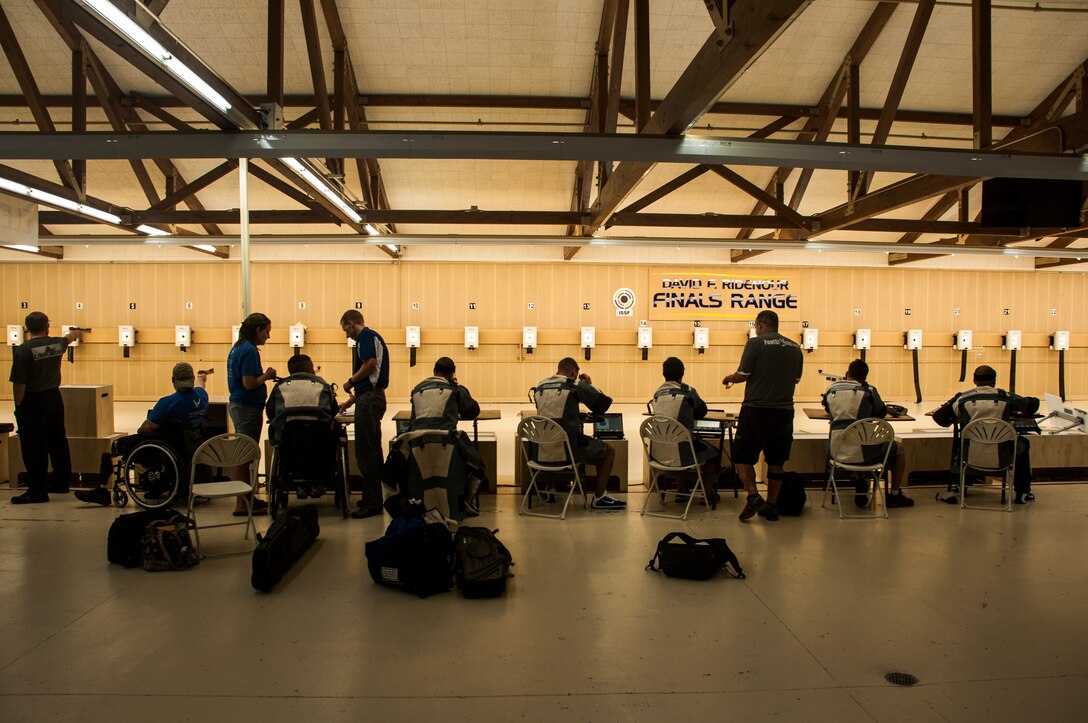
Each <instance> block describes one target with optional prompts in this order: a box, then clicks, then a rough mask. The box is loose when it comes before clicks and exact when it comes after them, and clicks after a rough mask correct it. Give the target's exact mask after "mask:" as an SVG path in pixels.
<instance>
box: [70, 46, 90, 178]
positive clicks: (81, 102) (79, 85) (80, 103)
mask: <svg viewBox="0 0 1088 723" xmlns="http://www.w3.org/2000/svg"><path fill="white" fill-rule="evenodd" d="M85 47H86V44H85V41H83V40H82V39H81V40H80V42H79V49H78V50H73V51H72V132H73V133H84V132H86V130H87V56H86V53H84V48H85ZM72 175H73V176H74V177H75V181H76V186H77V188H76V193H78V194H79V195H80V198H85V197H86V195H87V161H85V160H82V159H73V160H72Z"/></svg>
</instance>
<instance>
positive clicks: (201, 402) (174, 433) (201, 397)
mask: <svg viewBox="0 0 1088 723" xmlns="http://www.w3.org/2000/svg"><path fill="white" fill-rule="evenodd" d="M208 374H209V372H207V371H204V370H201V371H199V372H197V373H196V374H194V373H193V367H192V365H190V364H189V363H188V362H179V363H177V364H175V365H174V370H173V373H172V374H171V375H170V383H171V384H173V386H174V393H173V394H170V395H167V396H165V397H163V398H161V399H159V401H157V402H155V406H154V407H152V409H151V411H150V412H148V413H147V419H145V420H144V422H143V424H141V425H140V428H139V429H137V430H136V434H146V435H151V436H154V437H156V438H159V439H162V440H163V441H165V442H167V443H168V444H169V445H170V446H171V447H173V448H174V450H175V451H177V453H178V467H179V470H178V471H179V474H180V475H181V480H180V482H181V486H180V487H179V496H180V495H181V493H182V492H184V491H185V490H187V489H188V487H187V485H188V484H189V460H191V459H192V457H193V452H195V451H196V448H197V447H198V446H200V443H201V442H202V441H204V431H203V427H202V426H201V425H202V423H203V421H204V418H205V417H206V416H208V392H207V391H205V387H206V386H207V384H208ZM107 456H108V455H107ZM102 469H103V470H104V471H108V470H109V466H108V464H103V467H102ZM108 482H109V477H108V475H104V476H103V478H102V480H101V483H100V484H99V486H98V487H95V488H93V489H89V490H77V491H76V492H74V493H73V494H74V495H75V498H76V499H77V500H79V501H80V502H87V503H89V504H98V505H103V506H107V505H109V504H110V493H109V490H107V489H106V485H107V483H108Z"/></svg>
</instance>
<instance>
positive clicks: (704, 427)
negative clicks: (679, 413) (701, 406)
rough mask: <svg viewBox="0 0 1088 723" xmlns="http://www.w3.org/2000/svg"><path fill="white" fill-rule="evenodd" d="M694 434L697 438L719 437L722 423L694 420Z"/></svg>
mask: <svg viewBox="0 0 1088 723" xmlns="http://www.w3.org/2000/svg"><path fill="white" fill-rule="evenodd" d="M694 432H695V435H696V436H698V437H720V436H721V434H722V422H721V420H718V419H696V420H695V430H694Z"/></svg>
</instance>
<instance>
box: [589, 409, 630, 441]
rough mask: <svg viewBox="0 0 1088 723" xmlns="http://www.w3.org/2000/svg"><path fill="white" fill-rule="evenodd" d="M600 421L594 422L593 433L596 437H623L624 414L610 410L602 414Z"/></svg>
mask: <svg viewBox="0 0 1088 723" xmlns="http://www.w3.org/2000/svg"><path fill="white" fill-rule="evenodd" d="M601 417H602V419H601V420H600V421H599V422H594V423H593V435H594V436H595V437H622V436H623V415H622V414H618V413H613V412H609V413H606V414H602V415H601Z"/></svg>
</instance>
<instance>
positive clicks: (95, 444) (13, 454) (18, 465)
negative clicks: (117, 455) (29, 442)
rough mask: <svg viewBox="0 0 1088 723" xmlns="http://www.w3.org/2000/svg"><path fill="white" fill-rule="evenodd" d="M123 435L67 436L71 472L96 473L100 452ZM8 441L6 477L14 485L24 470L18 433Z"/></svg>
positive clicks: (100, 456)
mask: <svg viewBox="0 0 1088 723" xmlns="http://www.w3.org/2000/svg"><path fill="white" fill-rule="evenodd" d="M124 436H125V435H124V434H122V433H120V432H118V433H117V434H108V435H105V436H102V437H69V438H68V452H69V453H70V454H71V456H72V474H98V472H99V470H100V469H101V466H102V453H103V452H109V451H110V448H111V447H112V446H113V441H114V440H115V439H120V438H121V437H124ZM9 441H10V444H9V445H8V446H9V449H8V465H7V469H8V479H9V480H10V481H11V486H12V487H15V486H16V480H18V479H19V475H20V474H22V473H23V472H26V467H24V466H23V452H22V448H21V447H20V445H19V435H13V436H12V437H11V439H10V440H9ZM50 469H52V465H50Z"/></svg>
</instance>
